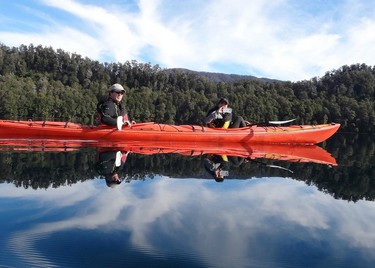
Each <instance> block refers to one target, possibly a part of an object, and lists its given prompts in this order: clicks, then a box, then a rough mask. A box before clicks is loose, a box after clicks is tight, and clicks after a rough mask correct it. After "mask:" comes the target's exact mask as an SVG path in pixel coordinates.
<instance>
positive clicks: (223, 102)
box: [217, 98, 229, 108]
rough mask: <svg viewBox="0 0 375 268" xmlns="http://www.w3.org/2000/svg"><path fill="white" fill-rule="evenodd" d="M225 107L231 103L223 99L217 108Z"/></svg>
mask: <svg viewBox="0 0 375 268" xmlns="http://www.w3.org/2000/svg"><path fill="white" fill-rule="evenodd" d="M225 105H229V101H228V99H226V98H221V99H220V100H219V101H218V103H217V106H218V107H219V108H220V107H223V106H225Z"/></svg>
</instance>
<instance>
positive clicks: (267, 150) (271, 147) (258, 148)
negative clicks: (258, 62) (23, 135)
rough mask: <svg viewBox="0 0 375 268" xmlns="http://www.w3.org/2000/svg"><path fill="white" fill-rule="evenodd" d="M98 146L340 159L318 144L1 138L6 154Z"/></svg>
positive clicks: (325, 160)
mask: <svg viewBox="0 0 375 268" xmlns="http://www.w3.org/2000/svg"><path fill="white" fill-rule="evenodd" d="M84 147H96V148H98V149H99V150H100V151H116V150H120V151H127V152H131V153H136V154H145V155H151V154H180V155H185V156H197V155H206V154H216V155H227V156H239V157H244V158H248V159H257V158H266V159H273V160H280V161H288V162H303V163H309V162H310V163H319V164H326V165H332V166H336V165H337V163H336V160H335V158H334V157H332V156H331V155H330V154H329V153H328V152H327V151H326V150H324V149H323V148H321V147H319V146H316V145H297V144H295V145H286V144H248V143H227V144H223V143H214V142H211V143H201V142H163V141H159V142H155V141H141V142H140V141H120V142H111V141H79V140H53V139H15V138H12V139H9V138H8V139H0V150H2V151H50V152H51V151H52V152H62V151H74V150H79V149H81V148H84Z"/></svg>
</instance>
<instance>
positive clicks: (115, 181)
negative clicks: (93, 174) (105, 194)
mask: <svg viewBox="0 0 375 268" xmlns="http://www.w3.org/2000/svg"><path fill="white" fill-rule="evenodd" d="M105 182H106V184H107V186H108V187H111V188H114V187H116V186H118V185H119V184H120V183H121V180H120V178H119V176H118V173H117V172H115V173H112V174H109V175H107V176H105Z"/></svg>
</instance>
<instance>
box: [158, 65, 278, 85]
mask: <svg viewBox="0 0 375 268" xmlns="http://www.w3.org/2000/svg"><path fill="white" fill-rule="evenodd" d="M165 71H166V72H167V73H168V72H185V73H192V74H195V75H197V76H199V77H206V78H208V79H209V80H211V81H213V82H216V83H219V82H236V81H239V80H259V81H263V82H276V81H280V80H276V79H270V78H263V77H262V78H259V77H255V76H252V75H239V74H224V73H209V72H198V71H192V70H189V69H184V68H170V69H166V70H165Z"/></svg>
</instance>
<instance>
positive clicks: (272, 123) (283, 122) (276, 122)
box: [250, 119, 296, 126]
mask: <svg viewBox="0 0 375 268" xmlns="http://www.w3.org/2000/svg"><path fill="white" fill-rule="evenodd" d="M294 120H296V119H290V120H284V121H268V122H262V123H253V124H250V126H255V125H267V124H268V125H283V124H288V123H291V122H293V121H294Z"/></svg>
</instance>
